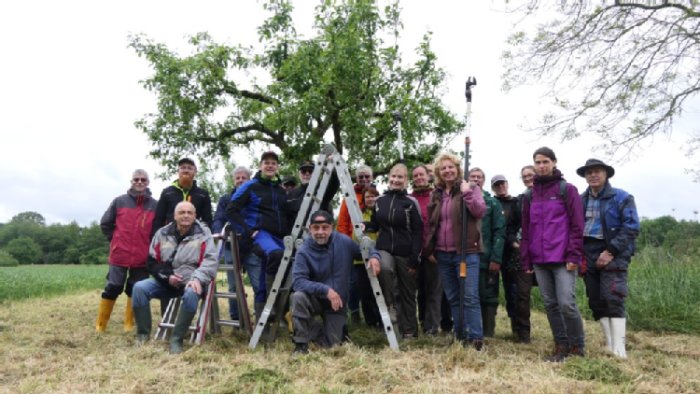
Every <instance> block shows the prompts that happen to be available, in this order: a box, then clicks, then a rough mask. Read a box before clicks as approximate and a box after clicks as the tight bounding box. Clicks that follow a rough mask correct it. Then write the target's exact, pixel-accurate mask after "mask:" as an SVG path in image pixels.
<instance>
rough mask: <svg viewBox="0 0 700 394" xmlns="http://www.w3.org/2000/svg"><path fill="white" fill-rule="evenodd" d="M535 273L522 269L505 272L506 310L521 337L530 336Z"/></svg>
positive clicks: (516, 332)
mask: <svg viewBox="0 0 700 394" xmlns="http://www.w3.org/2000/svg"><path fill="white" fill-rule="evenodd" d="M533 276H534V274H528V273H526V272H525V271H523V270H521V269H517V270H515V269H514V270H506V271H504V272H503V290H504V291H505V296H506V297H505V298H506V311H507V312H508V317H510V318H511V319H512V322H513V330H514V331H515V334H516V335H519V336H521V337H529V336H530V291H531V290H532V280H533Z"/></svg>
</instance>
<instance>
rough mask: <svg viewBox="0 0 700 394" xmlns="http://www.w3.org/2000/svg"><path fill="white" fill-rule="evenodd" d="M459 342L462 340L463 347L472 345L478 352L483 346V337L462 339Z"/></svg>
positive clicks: (466, 347)
mask: <svg viewBox="0 0 700 394" xmlns="http://www.w3.org/2000/svg"><path fill="white" fill-rule="evenodd" d="M460 342H462V347H464V348H465V349H468V348H470V347H472V348H474V350H476V351H477V352H480V351H481V350H482V349H483V348H484V340H483V339H462V340H461V341H460Z"/></svg>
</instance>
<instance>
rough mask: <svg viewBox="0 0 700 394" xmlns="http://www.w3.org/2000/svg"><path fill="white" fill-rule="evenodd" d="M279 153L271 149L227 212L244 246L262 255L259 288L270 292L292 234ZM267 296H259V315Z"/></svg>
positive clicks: (256, 312) (238, 190)
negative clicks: (286, 244) (283, 240)
mask: <svg viewBox="0 0 700 394" xmlns="http://www.w3.org/2000/svg"><path fill="white" fill-rule="evenodd" d="M278 169H279V156H278V155H277V153H275V152H272V151H267V152H265V153H263V154H262V157H261V158H260V170H259V171H258V172H257V173H256V174H255V176H254V177H253V179H252V180H250V181H249V182H246V183H244V184H243V185H241V186H240V187H238V189H237V190H236V193H234V194H233V196H231V201H229V203H228V205H227V206H226V216H227V217H228V218H229V220H230V221H231V222H233V223H234V224H235V225H236V227H237V229H238V230H240V231H241V241H240V246H241V248H246V247H247V246H248V245H252V247H251V250H252V251H253V253H255V254H257V255H258V256H260V257H261V258H262V274H261V275H260V276H261V279H260V282H261V283H260V284H259V285H258V286H259V287H258V288H264V289H265V295H266V294H269V293H270V290H271V287H272V282H274V280H275V275H276V274H277V269H278V268H279V266H280V263H281V262H282V256H283V255H284V243H283V242H282V238H283V237H284V236H285V235H287V234H289V225H288V223H287V193H286V192H285V190H284V188H282V186H281V182H280V179H279V176H278V174H277V171H278ZM264 306H265V298H263V297H262V296H259V295H258V293H257V292H256V296H255V305H254V307H255V315H256V316H258V317H260V315H261V313H262V310H263V308H264Z"/></svg>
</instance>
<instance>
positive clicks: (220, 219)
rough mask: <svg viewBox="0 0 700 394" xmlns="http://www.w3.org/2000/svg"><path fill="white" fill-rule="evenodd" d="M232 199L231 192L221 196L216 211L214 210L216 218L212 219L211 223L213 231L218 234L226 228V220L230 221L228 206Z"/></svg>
mask: <svg viewBox="0 0 700 394" xmlns="http://www.w3.org/2000/svg"><path fill="white" fill-rule="evenodd" d="M230 200H231V195H230V194H224V195H223V196H221V198H219V203H218V204H216V211H215V212H214V220H212V223H211V232H212V233H213V234H214V235H216V234H219V233H221V230H222V229H223V228H224V226H225V225H226V222H228V218H227V217H226V206H227V205H228V202H229V201H230Z"/></svg>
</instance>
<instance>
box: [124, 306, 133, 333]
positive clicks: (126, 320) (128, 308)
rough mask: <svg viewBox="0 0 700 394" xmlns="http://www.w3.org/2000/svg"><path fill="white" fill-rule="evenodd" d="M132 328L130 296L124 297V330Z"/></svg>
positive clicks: (128, 330)
mask: <svg viewBox="0 0 700 394" xmlns="http://www.w3.org/2000/svg"><path fill="white" fill-rule="evenodd" d="M133 330H134V310H133V309H131V297H127V298H126V309H124V332H130V331H133Z"/></svg>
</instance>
